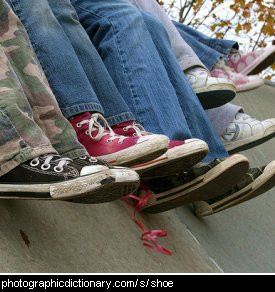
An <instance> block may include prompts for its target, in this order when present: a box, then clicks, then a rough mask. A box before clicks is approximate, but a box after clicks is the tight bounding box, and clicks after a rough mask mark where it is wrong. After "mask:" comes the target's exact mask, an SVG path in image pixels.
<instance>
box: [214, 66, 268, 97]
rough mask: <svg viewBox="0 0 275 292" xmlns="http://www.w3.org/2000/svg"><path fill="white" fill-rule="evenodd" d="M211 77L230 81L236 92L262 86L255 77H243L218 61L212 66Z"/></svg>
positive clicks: (259, 79) (261, 82) (260, 81)
mask: <svg viewBox="0 0 275 292" xmlns="http://www.w3.org/2000/svg"><path fill="white" fill-rule="evenodd" d="M211 76H212V77H216V78H227V79H229V80H231V81H232V82H233V83H234V84H235V86H236V89H237V92H241V91H245V90H250V89H254V88H257V87H259V86H261V85H263V84H264V81H263V80H262V79H261V78H260V77H258V76H256V75H252V76H245V75H243V74H241V73H236V72H234V71H232V69H231V68H229V67H228V66H226V65H225V62H224V61H220V62H219V63H217V64H216V65H215V66H214V69H213V70H212V71H211Z"/></svg>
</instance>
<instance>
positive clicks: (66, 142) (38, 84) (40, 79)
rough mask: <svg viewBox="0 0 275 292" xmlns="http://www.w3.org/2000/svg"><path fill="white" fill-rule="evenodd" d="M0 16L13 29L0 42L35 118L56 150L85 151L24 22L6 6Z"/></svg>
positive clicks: (77, 153) (74, 153)
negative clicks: (56, 94) (42, 67)
mask: <svg viewBox="0 0 275 292" xmlns="http://www.w3.org/2000/svg"><path fill="white" fill-rule="evenodd" d="M1 16H2V21H5V22H6V23H7V25H8V27H9V29H10V31H12V32H13V33H12V34H10V35H3V36H2V37H1V38H0V43H1V45H2V48H3V50H4V52H5V53H6V56H7V58H8V60H9V62H10V63H11V65H12V67H13V70H14V71H15V73H16V75H17V78H18V79H19V81H20V83H21V85H22V88H23V90H24V93H25V95H26V97H27V99H28V101H29V103H30V106H31V108H32V112H33V118H34V121H35V122H36V123H37V124H38V125H39V127H40V128H41V129H42V130H43V132H44V133H45V134H46V136H47V137H48V138H49V140H50V142H51V144H52V145H53V147H54V148H55V149H56V150H57V151H58V153H60V154H62V155H65V156H68V157H72V158H75V157H79V156H83V155H85V154H86V151H85V150H84V148H83V147H82V145H80V143H78V141H77V138H76V135H75V132H74V130H73V129H72V128H71V126H70V123H69V122H68V121H67V120H66V119H65V118H64V117H63V115H62V113H61V111H60V109H59V107H58V104H57V102H56V99H55V97H54V95H53V93H52V91H51V89H50V87H49V85H48V83H47V80H46V77H45V75H44V73H43V71H42V69H41V67H40V65H39V63H38V61H37V59H36V56H35V53H34V52H33V50H32V47H31V44H30V42H29V38H28V35H27V33H26V31H25V29H24V27H23V25H22V24H21V22H20V21H19V20H18V18H17V17H16V15H15V14H14V13H13V11H12V10H11V9H9V7H7V8H6V11H5V13H3V14H2V15H1Z"/></svg>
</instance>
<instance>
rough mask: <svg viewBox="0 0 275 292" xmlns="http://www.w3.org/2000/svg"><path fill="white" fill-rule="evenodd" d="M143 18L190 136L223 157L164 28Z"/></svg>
mask: <svg viewBox="0 0 275 292" xmlns="http://www.w3.org/2000/svg"><path fill="white" fill-rule="evenodd" d="M143 17H144V20H145V23H146V25H147V27H148V29H149V31H150V33H151V36H152V39H153V41H154V43H155V45H156V47H157V49H158V52H159V55H160V56H161V58H162V61H163V64H164V65H165V68H166V70H167V72H168V75H169V77H170V81H171V83H172V84H173V86H174V88H175V90H176V92H177V96H178V100H179V102H180V105H181V108H182V110H183V112H184V114H185V116H186V119H187V122H188V126H189V128H190V130H191V132H192V135H193V136H194V137H198V138H200V139H202V140H204V141H206V142H207V143H208V145H209V148H210V153H214V155H221V156H225V155H226V154H225V151H224V147H223V146H222V143H221V141H220V138H219V137H218V136H217V134H216V132H215V130H214V129H213V128H212V126H211V122H210V121H209V119H208V117H207V115H206V113H205V111H204V110H203V108H202V107H201V104H200V102H199V100H198V98H197V96H196V95H195V94H194V92H193V90H192V88H191V86H190V85H189V83H188V82H187V80H186V78H185V76H184V75H183V74H182V70H181V68H180V66H179V65H178V63H177V60H176V58H175V55H174V54H173V52H172V50H171V46H170V44H169V42H168V41H167V36H166V34H165V31H164V28H163V27H162V26H161V24H160V23H159V21H158V20H156V19H155V17H153V16H152V15H150V14H148V13H144V14H143ZM210 156H211V155H210ZM221 156H220V157H221ZM213 157H214V156H212V158H213Z"/></svg>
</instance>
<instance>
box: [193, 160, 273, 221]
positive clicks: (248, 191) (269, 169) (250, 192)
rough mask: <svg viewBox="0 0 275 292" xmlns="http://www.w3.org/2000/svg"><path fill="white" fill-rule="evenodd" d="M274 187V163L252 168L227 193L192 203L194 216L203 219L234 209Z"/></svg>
mask: <svg viewBox="0 0 275 292" xmlns="http://www.w3.org/2000/svg"><path fill="white" fill-rule="evenodd" d="M274 186H275V161H273V162H271V163H269V164H268V165H267V166H265V167H261V168H252V169H250V170H249V171H248V173H247V174H246V175H245V176H244V177H243V178H242V179H241V180H240V182H239V183H238V184H237V185H236V186H234V187H233V188H232V189H231V190H230V191H229V192H227V193H225V194H224V195H221V196H218V197H216V198H213V199H211V200H208V201H200V202H195V203H193V207H194V211H195V214H196V215H197V216H198V217H205V216H209V215H213V214H215V213H218V212H221V211H223V210H226V209H228V208H231V207H234V206H236V205H239V204H241V203H244V202H246V201H248V200H251V199H253V198H255V197H258V196H260V195H261V194H263V193H265V192H267V191H269V190H270V189H272V188H273V187H274Z"/></svg>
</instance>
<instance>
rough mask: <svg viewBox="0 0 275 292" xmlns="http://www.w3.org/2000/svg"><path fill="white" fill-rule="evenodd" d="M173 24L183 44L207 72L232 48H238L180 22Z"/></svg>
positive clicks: (230, 42)
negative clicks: (194, 54)
mask: <svg viewBox="0 0 275 292" xmlns="http://www.w3.org/2000/svg"><path fill="white" fill-rule="evenodd" d="M173 23H174V25H175V26H176V27H177V29H178V31H179V33H180V34H181V36H182V38H183V39H184V40H185V42H186V43H187V44H188V45H189V46H190V47H191V48H192V49H193V51H194V52H195V53H196V55H197V56H198V57H199V58H200V60H201V61H202V63H203V64H204V65H205V66H206V67H207V68H208V69H209V70H211V69H212V67H213V66H214V64H215V63H217V61H218V60H219V59H220V58H221V57H224V56H227V55H228V54H229V52H230V51H231V49H232V48H233V47H235V48H238V43H236V42H234V41H230V40H224V39H215V38H211V37H208V36H206V35H204V34H203V33H201V32H199V31H198V30H195V29H193V28H192V27H190V26H187V25H184V24H182V23H180V22H177V21H173Z"/></svg>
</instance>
